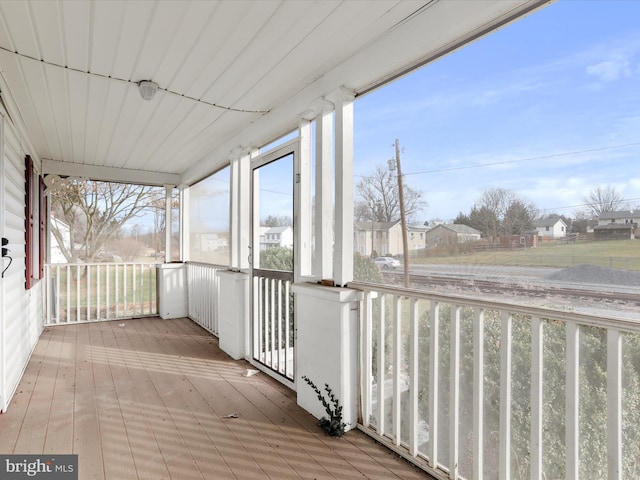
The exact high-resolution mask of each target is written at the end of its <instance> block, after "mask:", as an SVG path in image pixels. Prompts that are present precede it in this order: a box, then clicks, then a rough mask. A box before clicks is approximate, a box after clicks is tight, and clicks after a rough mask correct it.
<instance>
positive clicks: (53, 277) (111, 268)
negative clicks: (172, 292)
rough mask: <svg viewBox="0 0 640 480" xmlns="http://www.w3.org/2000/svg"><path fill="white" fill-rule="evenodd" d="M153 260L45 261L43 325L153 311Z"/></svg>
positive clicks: (138, 314) (127, 315) (150, 313)
mask: <svg viewBox="0 0 640 480" xmlns="http://www.w3.org/2000/svg"><path fill="white" fill-rule="evenodd" d="M156 267H157V265H156V264H152V263H68V264H47V265H45V278H44V281H45V289H44V290H45V295H46V299H45V305H46V307H45V325H54V324H60V323H76V322H92V321H100V320H116V319H124V318H133V317H142V316H152V315H157V313H158V307H157V303H156Z"/></svg>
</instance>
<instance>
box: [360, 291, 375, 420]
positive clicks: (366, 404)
mask: <svg viewBox="0 0 640 480" xmlns="http://www.w3.org/2000/svg"><path fill="white" fill-rule="evenodd" d="M362 304H363V310H362V315H360V322H361V324H360V332H361V334H360V336H361V338H362V343H361V346H360V351H361V352H362V355H361V356H360V358H361V365H362V366H361V368H362V372H363V374H362V375H360V382H361V385H360V391H361V392H362V424H363V425H364V426H365V427H367V428H368V427H369V425H370V424H371V404H372V400H373V397H372V392H373V389H372V388H371V383H372V381H371V380H372V378H373V359H372V354H373V353H372V350H373V294H372V293H371V292H365V296H364V300H363V302H362Z"/></svg>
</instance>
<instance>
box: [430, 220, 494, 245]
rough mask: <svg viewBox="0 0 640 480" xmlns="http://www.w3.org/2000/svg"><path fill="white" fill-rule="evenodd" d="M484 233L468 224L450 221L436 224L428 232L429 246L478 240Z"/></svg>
mask: <svg viewBox="0 0 640 480" xmlns="http://www.w3.org/2000/svg"><path fill="white" fill-rule="evenodd" d="M481 235H482V233H481V232H480V231H479V230H476V229H475V228H472V227H470V226H468V225H461V224H457V223H448V224H441V225H436V226H435V227H433V228H432V229H431V230H429V231H428V232H427V246H429V247H437V246H438V245H453V244H455V243H467V242H477V241H478V240H480V237H481Z"/></svg>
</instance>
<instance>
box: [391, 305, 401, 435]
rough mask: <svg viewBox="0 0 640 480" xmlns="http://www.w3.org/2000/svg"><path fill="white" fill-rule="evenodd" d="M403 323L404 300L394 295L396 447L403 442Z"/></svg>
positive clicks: (394, 414) (394, 418)
mask: <svg viewBox="0 0 640 480" xmlns="http://www.w3.org/2000/svg"><path fill="white" fill-rule="evenodd" d="M401 321H402V298H401V297H399V296H396V295H394V297H393V338H392V345H393V346H392V355H393V356H392V360H391V362H392V368H393V412H392V417H391V418H392V419H393V433H392V437H393V442H394V443H395V445H396V447H397V446H400V440H401V438H400V437H401V429H400V427H401V424H402V409H401V406H402V405H401V403H402V402H401V392H400V387H401V385H400V370H401V369H402V367H401V361H402V335H401V334H400V332H401V327H400V323H401Z"/></svg>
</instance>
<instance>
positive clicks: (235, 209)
mask: <svg viewBox="0 0 640 480" xmlns="http://www.w3.org/2000/svg"><path fill="white" fill-rule="evenodd" d="M256 151H257V150H256V149H251V148H237V149H235V150H234V152H233V153H234V154H235V156H234V157H233V158H232V159H231V161H230V166H231V172H230V183H231V185H230V192H231V205H230V210H231V212H230V216H231V226H230V227H231V228H230V229H231V232H230V233H231V235H230V236H231V238H230V246H231V249H230V250H231V251H230V256H231V258H230V261H229V264H230V267H231V269H233V270H244V269H248V268H249V254H250V253H251V252H250V250H249V245H250V235H251V228H250V226H251V220H250V219H251V215H250V214H251V195H250V192H249V187H250V184H251V157H252V155H253V154H254V153H255V152H256Z"/></svg>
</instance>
